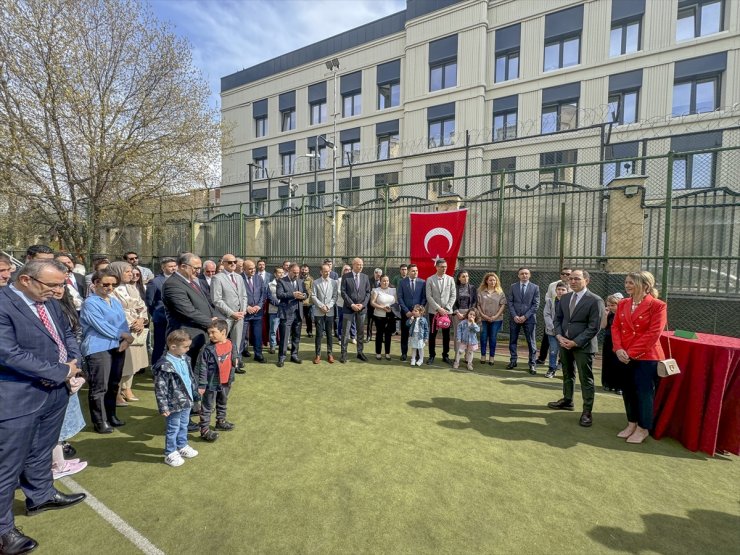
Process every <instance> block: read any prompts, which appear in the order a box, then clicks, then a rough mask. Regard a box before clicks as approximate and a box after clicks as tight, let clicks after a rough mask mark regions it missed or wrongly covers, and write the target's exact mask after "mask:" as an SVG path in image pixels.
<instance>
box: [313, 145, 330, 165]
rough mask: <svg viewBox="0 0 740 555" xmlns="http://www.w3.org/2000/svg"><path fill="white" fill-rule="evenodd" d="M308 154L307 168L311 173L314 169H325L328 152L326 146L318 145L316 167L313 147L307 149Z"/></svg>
mask: <svg viewBox="0 0 740 555" xmlns="http://www.w3.org/2000/svg"><path fill="white" fill-rule="evenodd" d="M308 154H309V157H310V158H309V167H310V168H311V171H314V170H315V169H318V170H323V169H326V168H327V166H328V162H327V160H328V159H329V156H328V150H327V149H326V145H319V158H318V161H319V165H318V166H316V156H315V155H316V149H315V148H314V147H308Z"/></svg>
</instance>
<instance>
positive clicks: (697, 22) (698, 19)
mask: <svg viewBox="0 0 740 555" xmlns="http://www.w3.org/2000/svg"><path fill="white" fill-rule="evenodd" d="M712 6H715V7H716V6H718V7H719V10H718V13H717V15H716V20H715V19H712V20H711V23H712V28H711V29H706V30H704V29H702V28H703V27H704V25H705V23H707V21H706V19H707V18H708V17H710V16H711V15H712V14H710V13H709V11H708V10H710V9H712V8H711V7H712ZM724 8H725V5H724V1H723V0H717V1H715V2H712V1H701V0H697V1H696V2H694V3H692V4H689V5H688V6H683V7H679V9H678V13H677V14H676V37H675V38H676V42H683V41H687V40H693V39H697V38H700V37H707V36H709V35H714V34H716V33H719V32H721V31H722V30H723V28H724V12H725V9H724ZM705 10H706V11H705ZM689 19H690V20H692V21H690V22H687V23H689V24H688V25H682V20H689ZM715 21H716V25H715ZM707 25H708V24H707ZM689 30H691V32H690V33H688V32H687V31H689Z"/></svg>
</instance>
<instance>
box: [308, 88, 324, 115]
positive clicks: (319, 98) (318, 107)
mask: <svg viewBox="0 0 740 555" xmlns="http://www.w3.org/2000/svg"><path fill="white" fill-rule="evenodd" d="M308 111H309V114H310V122H311V125H317V124H319V123H326V119H327V118H326V81H321V82H320V83H314V84H313V85H309V86H308Z"/></svg>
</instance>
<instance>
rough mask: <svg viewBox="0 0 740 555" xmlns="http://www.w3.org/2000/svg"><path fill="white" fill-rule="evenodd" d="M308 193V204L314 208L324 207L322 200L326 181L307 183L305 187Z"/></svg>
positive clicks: (324, 196) (324, 195)
mask: <svg viewBox="0 0 740 555" xmlns="http://www.w3.org/2000/svg"><path fill="white" fill-rule="evenodd" d="M307 192H308V204H309V206H313V207H315V208H323V207H324V199H325V198H326V194H325V193H326V181H319V182H318V185H317V184H316V183H309V184H308V185H307Z"/></svg>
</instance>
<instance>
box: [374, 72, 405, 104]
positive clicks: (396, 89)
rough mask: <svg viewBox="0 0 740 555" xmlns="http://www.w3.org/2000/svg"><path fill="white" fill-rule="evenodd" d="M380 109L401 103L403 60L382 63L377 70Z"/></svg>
mask: <svg viewBox="0 0 740 555" xmlns="http://www.w3.org/2000/svg"><path fill="white" fill-rule="evenodd" d="M376 80H377V83H378V110H385V109H386V108H393V107H394V106H399V105H400V104H401V60H393V61H392V62H387V63H385V64H380V65H379V66H378V68H377V70H376Z"/></svg>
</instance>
